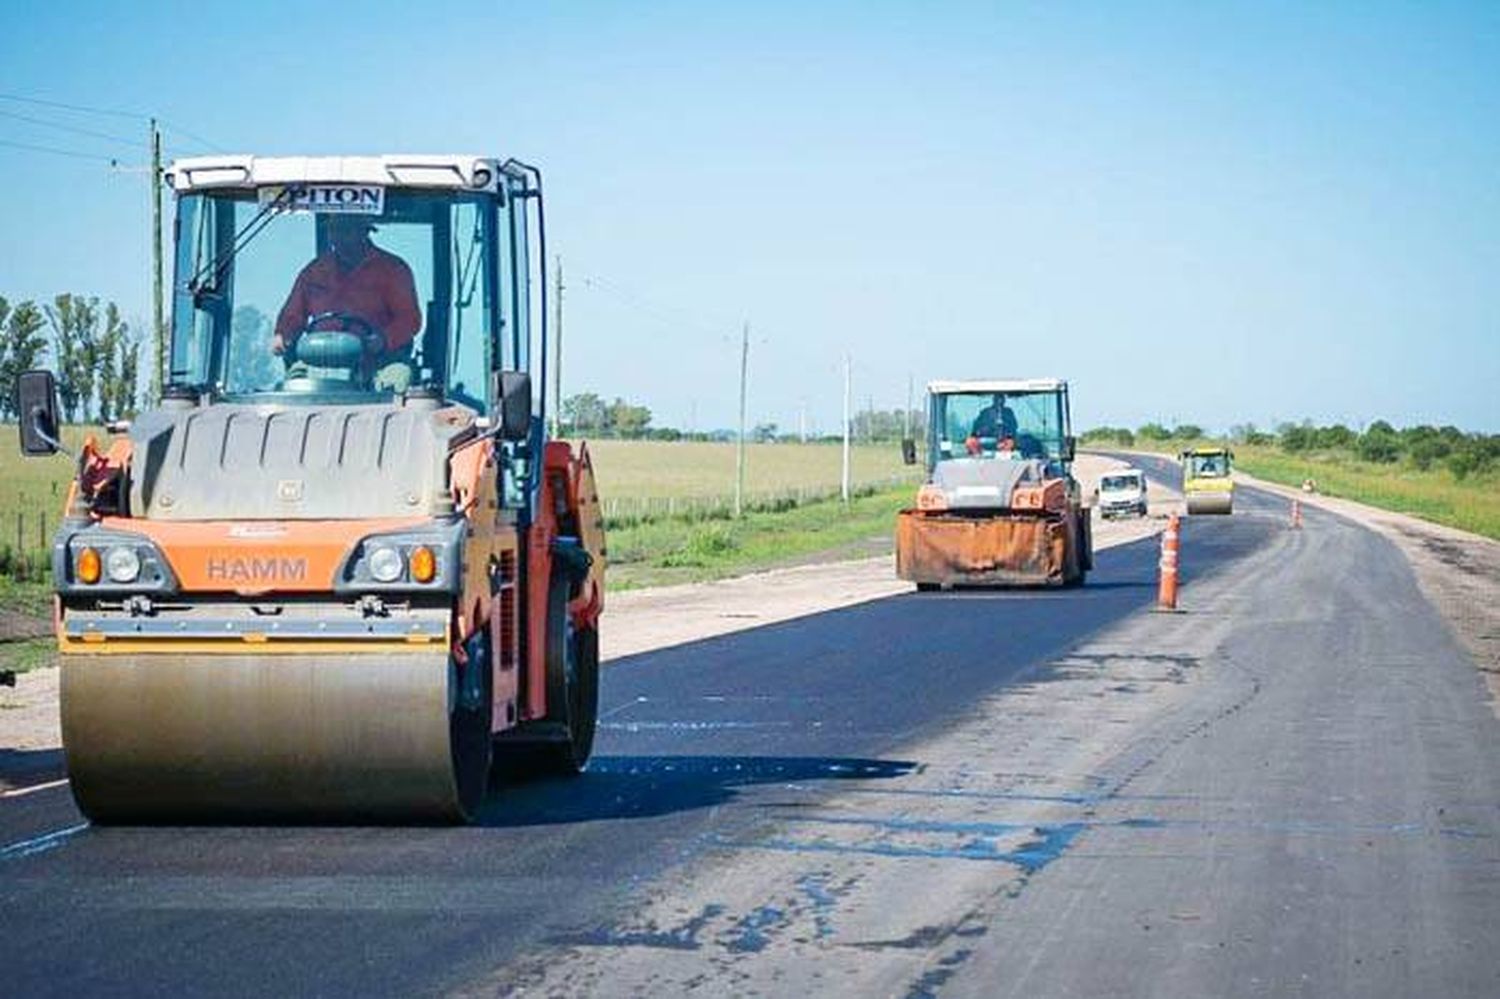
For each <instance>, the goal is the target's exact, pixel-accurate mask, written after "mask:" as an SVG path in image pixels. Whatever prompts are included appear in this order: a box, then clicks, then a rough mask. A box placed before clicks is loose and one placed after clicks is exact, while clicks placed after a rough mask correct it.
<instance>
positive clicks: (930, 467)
mask: <svg viewBox="0 0 1500 999" xmlns="http://www.w3.org/2000/svg"><path fill="white" fill-rule="evenodd" d="M927 409H928V419H927V477H926V481H925V482H924V483H923V485H922V487H921V489H920V490H919V491H918V493H917V502H916V506H915V507H913V508H911V509H907V510H903V511H901V513H900V514H898V515H897V519H896V572H897V575H899V576H900V577H901V578H902V579H906V580H910V581H911V582H913V583H915V584H916V586H917V589H919V590H936V589H946V588H951V587H964V586H1074V585H1079V584H1081V583H1082V582H1083V581H1084V579H1085V577H1086V576H1087V574H1088V571H1089V570H1090V569H1092V568H1093V535H1092V530H1091V525H1090V521H1089V510H1088V509H1087V508H1086V507H1085V506H1084V505H1083V500H1082V495H1081V490H1080V488H1079V485H1078V482H1077V480H1075V479H1074V478H1073V474H1072V464H1073V458H1074V449H1075V443H1074V438H1073V436H1072V417H1071V413H1070V411H1069V403H1068V386H1067V383H1066V382H1064V381H1061V380H1059V379H1055V378H1036V379H989V380H977V381H939V382H933V383H931V384H930V385H928V387H927ZM906 452H907V459H908V461H910V462H913V463H914V462H915V453H914V452H915V448H913V447H910V446H908V447H907V448H906Z"/></svg>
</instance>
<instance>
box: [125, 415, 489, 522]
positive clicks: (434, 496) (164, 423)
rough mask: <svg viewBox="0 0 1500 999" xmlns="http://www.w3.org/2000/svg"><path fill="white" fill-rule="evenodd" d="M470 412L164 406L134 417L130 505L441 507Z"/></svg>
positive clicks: (150, 512) (226, 515) (308, 510)
mask: <svg viewBox="0 0 1500 999" xmlns="http://www.w3.org/2000/svg"><path fill="white" fill-rule="evenodd" d="M474 419H475V414H474V413H473V412H472V411H471V410H469V409H466V408H464V407H461V406H448V407H442V408H438V407H435V406H433V405H431V404H428V405H425V406H421V405H401V404H376V405H353V406H351V405H344V406H338V405H328V406H265V405H246V404H228V403H216V404H212V405H207V406H196V407H190V408H185V409H165V408H164V409H157V410H152V411H151V412H148V413H145V414H143V415H141V416H140V417H138V418H137V419H136V420H135V422H134V424H133V425H132V426H131V428H130V438H131V445H132V457H131V470H130V509H131V511H132V513H133V515H134V516H137V517H146V518H148V519H152V520H334V519H347V518H366V517H392V516H408V517H409V516H413V515H423V514H428V513H434V512H437V511H438V510H439V509H440V508H441V507H442V505H443V504H444V503H445V502H446V500H447V497H448V491H449V482H448V453H449V451H450V450H451V449H452V448H453V447H454V446H455V445H456V444H458V443H460V442H461V441H463V440H465V439H467V438H469V437H471V436H472V435H473V434H475V433H476V432H477V431H476V430H475V427H474Z"/></svg>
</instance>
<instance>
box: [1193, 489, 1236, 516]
mask: <svg viewBox="0 0 1500 999" xmlns="http://www.w3.org/2000/svg"><path fill="white" fill-rule="evenodd" d="M1233 509H1234V494H1233V493H1230V492H1200V493H1188V494H1187V512H1188V513H1189V514H1204V513H1211V514H1224V513H1230V512H1232V511H1233Z"/></svg>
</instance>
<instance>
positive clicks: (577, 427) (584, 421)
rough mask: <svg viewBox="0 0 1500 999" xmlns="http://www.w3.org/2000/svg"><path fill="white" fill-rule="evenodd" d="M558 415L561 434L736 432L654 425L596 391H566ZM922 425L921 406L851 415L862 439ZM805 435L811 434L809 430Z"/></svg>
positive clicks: (632, 407)
mask: <svg viewBox="0 0 1500 999" xmlns="http://www.w3.org/2000/svg"><path fill="white" fill-rule="evenodd" d="M561 415H562V419H561V428H560V432H561V433H562V434H563V435H564V436H568V435H572V434H578V435H584V436H590V437H619V438H624V439H626V440H663V441H677V440H700V441H723V440H733V439H734V437H735V436H736V435H735V432H734V431H731V430H726V429H716V430H704V431H700V430H683V429H680V428H678V427H658V426H653V425H652V419H653V417H652V413H651V410H650V409H649V408H648V407H646V406H642V405H638V404H636V403H632V402H627V401H626V400H624V399H622V398H620V397H618V396H616V397H615V399H614V401H613V402H608V401H606V400H605V399H604V397H603V396H601V395H599V394H598V393H595V392H579V393H577V394H575V395H570V396H568V397H567V398H566V399H564V400H563V404H562V411H561ZM926 426H927V421H926V416H925V414H923V413H922V412H921V411H913V412H912V413H911V414H910V415H909V416H908V414H907V412H906V411H905V410H902V409H891V410H878V409H874V408H866V409H863V410H860V411H859V412H858V413H855V414H854V416H853V417H852V418H851V420H850V432H851V434H852V436H853V437H854V439H855V440H857V441H860V442H862V443H876V442H886V443H890V442H895V441H899V440H901V438H902V437H903V436H904V435H905V433H906V431H907V430H908V428H909V429H910V431H911V434H912V435H913V436H914V437H918V438H920V437H922V436H923V435H924V434H925V433H926ZM841 436H842V435H841V434H839V433H835V434H824V435H822V436H819V437H817V438H816V439H818V440H825V441H826V440H838V439H840V437H841ZM745 437H746V439H748V440H752V441H755V442H756V443H762V444H764V443H770V442H772V441H798V440H801V439H802V434H801V432H800V431H791V430H788V429H786V428H784V427H782V426H781V425H780V424H778V423H771V422H762V423H757V424H755V425H753V426H751V427H748V428H747V429H746V432H745ZM808 439H809V440H812V439H814V438H813V437H811V436H809V438H808Z"/></svg>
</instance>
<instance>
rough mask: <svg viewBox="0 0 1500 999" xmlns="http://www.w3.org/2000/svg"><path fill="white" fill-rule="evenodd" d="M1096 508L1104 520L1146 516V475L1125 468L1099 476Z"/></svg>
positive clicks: (1138, 470)
mask: <svg viewBox="0 0 1500 999" xmlns="http://www.w3.org/2000/svg"><path fill="white" fill-rule="evenodd" d="M1098 506H1099V513H1100V515H1101V516H1102V517H1104V519H1106V520H1111V519H1113V518H1115V517H1122V516H1136V517H1144V516H1146V473H1145V472H1142V471H1141V470H1140V469H1139V468H1126V469H1122V470H1120V471H1115V472H1107V473H1105V474H1104V475H1102V476H1100V477H1099V502H1098Z"/></svg>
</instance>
